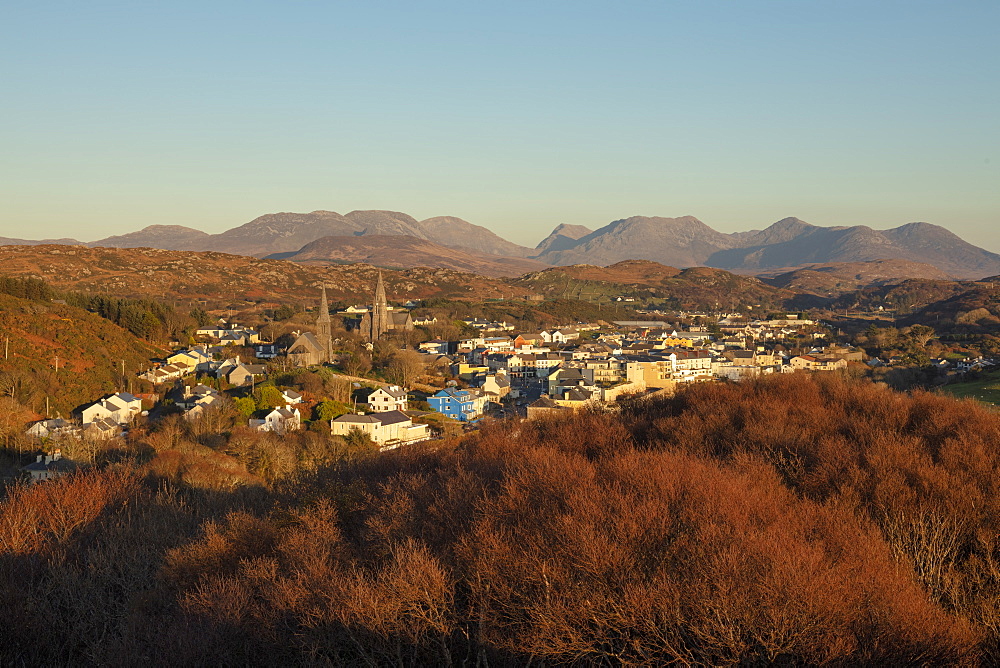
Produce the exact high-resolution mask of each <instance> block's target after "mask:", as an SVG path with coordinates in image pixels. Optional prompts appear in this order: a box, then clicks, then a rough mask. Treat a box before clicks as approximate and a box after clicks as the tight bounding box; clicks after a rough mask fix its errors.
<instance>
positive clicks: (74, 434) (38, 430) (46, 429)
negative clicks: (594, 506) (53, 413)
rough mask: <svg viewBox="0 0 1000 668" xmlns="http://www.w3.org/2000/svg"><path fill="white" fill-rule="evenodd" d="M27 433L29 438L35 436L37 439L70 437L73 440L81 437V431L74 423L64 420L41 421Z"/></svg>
mask: <svg viewBox="0 0 1000 668" xmlns="http://www.w3.org/2000/svg"><path fill="white" fill-rule="evenodd" d="M26 433H27V434H28V436H34V437H35V438H60V437H63V436H69V437H71V438H79V437H80V430H79V429H78V428H77V427H76V426H74V425H73V424H72V423H70V422H67V421H66V420H63V419H62V418H53V419H51V420H40V421H39V422H36V423H35V424H33V425H31V426H30V427H28V430H27V432H26Z"/></svg>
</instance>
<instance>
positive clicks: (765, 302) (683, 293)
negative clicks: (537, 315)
mask: <svg viewBox="0 0 1000 668" xmlns="http://www.w3.org/2000/svg"><path fill="white" fill-rule="evenodd" d="M516 283H517V284H518V285H522V286H525V287H530V288H532V289H534V290H537V291H538V292H540V293H541V294H543V295H547V296H563V297H573V298H577V299H592V300H595V301H602V300H603V301H610V300H612V299H614V298H615V297H617V296H625V295H631V296H637V297H640V298H643V299H649V298H652V299H660V300H666V301H667V302H668V303H669V305H672V306H673V307H676V308H681V309H689V310H704V309H720V308H721V309H736V308H740V307H742V308H745V307H747V306H750V307H753V308H761V309H783V308H798V307H801V306H802V305H803V304H802V296H801V295H799V294H797V293H796V292H794V291H792V290H786V289H783V288H778V287H775V286H771V285H768V284H766V283H764V282H763V281H761V280H759V279H757V278H754V277H753V276H741V275H738V274H733V273H731V272H728V271H725V270H722V269H715V268H712V267H689V268H687V269H677V268H675V267H670V266H666V265H662V264H659V263H656V262H651V261H648V260H626V261H624V262H619V263H616V264H613V265H610V266H608V267H597V266H594V265H570V266H566V267H553V268H551V269H546V270H544V271H540V272H534V273H531V274H527V275H525V276H522V277H521V278H520V279H519V280H518V281H516ZM808 301H810V303H811V304H813V305H819V304H820V303H821V302H820V301H817V300H816V299H812V300H808Z"/></svg>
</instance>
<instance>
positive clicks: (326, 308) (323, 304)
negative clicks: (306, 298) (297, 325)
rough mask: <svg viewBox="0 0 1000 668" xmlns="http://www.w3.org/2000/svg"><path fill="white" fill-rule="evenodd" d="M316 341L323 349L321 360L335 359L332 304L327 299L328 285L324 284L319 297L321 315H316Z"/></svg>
mask: <svg viewBox="0 0 1000 668" xmlns="http://www.w3.org/2000/svg"><path fill="white" fill-rule="evenodd" d="M316 341H317V342H318V343H319V345H320V349H321V353H320V355H321V357H322V359H321V361H322V362H330V361H331V360H332V359H333V331H332V327H331V325H330V304H329V303H328V302H327V301H326V285H325V284H324V285H323V286H322V292H320V297H319V315H318V316H317V317H316Z"/></svg>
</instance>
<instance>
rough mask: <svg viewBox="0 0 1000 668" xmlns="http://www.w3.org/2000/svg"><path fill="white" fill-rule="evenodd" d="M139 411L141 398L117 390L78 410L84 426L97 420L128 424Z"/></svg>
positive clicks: (140, 409)
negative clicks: (115, 392)
mask: <svg viewBox="0 0 1000 668" xmlns="http://www.w3.org/2000/svg"><path fill="white" fill-rule="evenodd" d="M141 412H142V400H141V399H139V398H137V397H134V396H132V395H131V394H129V393H128V392H119V393H117V394H112V395H111V396H110V397H106V398H104V399H101V400H100V401H97V402H95V403H93V404H91V405H89V406H87V407H86V408H84V409H83V410H82V411H81V412H80V416H81V418H82V422H83V425H84V426H87V425H89V424H90V423H91V422H96V421H98V420H112V421H114V422H115V423H117V424H128V423H129V422H131V421H132V419H133V418H134V417H135V416H136V415H138V414H139V413H141Z"/></svg>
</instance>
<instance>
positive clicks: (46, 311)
mask: <svg viewBox="0 0 1000 668" xmlns="http://www.w3.org/2000/svg"><path fill="white" fill-rule="evenodd" d="M0 346H2V347H0V395H3V396H8V397H13V398H14V399H16V400H17V401H18V402H20V403H21V404H23V405H24V406H26V407H27V408H30V409H31V410H34V411H36V412H39V413H43V412H44V407H45V397H48V398H49V405H50V408H51V410H52V414H53V416H54V415H55V413H56V412H60V413H62V414H63V416H64V417H69V412H70V411H71V410H72V409H73V408H75V407H77V406H79V405H80V404H82V403H84V402H88V401H93V400H96V399H98V398H100V397H101V396H102V395H104V394H107V393H111V392H116V391H118V390H120V389H122V388H123V376H122V360H124V361H125V375H126V376H127V377H128V378H134V377H135V374H136V372H138V371H140V370H144V369H147V368H148V367H149V359H150V358H151V357H158V356H159V355H162V354H163V351H162V350H159V349H157V348H156V347H154V346H152V345H150V344H149V343H147V342H146V341H143V340H141V339H138V338H136V337H135V336H134V335H132V334H131V333H130V332H128V331H126V330H125V329H123V328H121V327H119V326H118V325H115V324H112V323H111V322H109V321H108V320H105V319H104V318H102V317H101V316H99V315H97V314H94V313H89V312H87V311H85V310H83V309H80V308H76V307H73V306H67V305H63V304H56V303H52V302H42V301H32V300H29V299H23V298H19V297H14V296H11V295H8V294H2V293H0ZM5 351H6V357H5V355H4V353H5ZM57 360H58V367H59V368H58V371H57V370H56V364H57Z"/></svg>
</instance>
